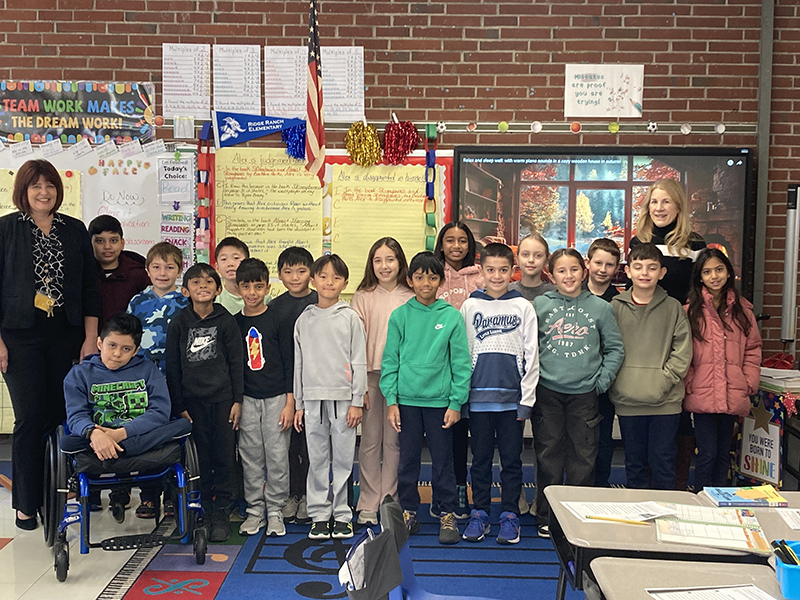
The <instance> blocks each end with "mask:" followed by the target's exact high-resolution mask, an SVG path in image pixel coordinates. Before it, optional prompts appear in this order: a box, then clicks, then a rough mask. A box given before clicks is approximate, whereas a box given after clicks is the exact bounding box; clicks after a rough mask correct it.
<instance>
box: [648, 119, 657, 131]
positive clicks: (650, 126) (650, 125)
mask: <svg viewBox="0 0 800 600" xmlns="http://www.w3.org/2000/svg"><path fill="white" fill-rule="evenodd" d="M647 131H649V132H650V133H655V132H656V131H658V123H656V122H655V121H650V122H649V123H648V124H647Z"/></svg>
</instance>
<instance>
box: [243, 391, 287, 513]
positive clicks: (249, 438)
mask: <svg viewBox="0 0 800 600" xmlns="http://www.w3.org/2000/svg"><path fill="white" fill-rule="evenodd" d="M284 406H286V394H281V395H280V396H273V397H272V398H264V399H258V398H251V397H250V396H244V400H243V402H242V416H241V419H240V421H239V456H240V458H241V459H242V471H243V473H244V499H245V500H246V501H247V512H248V514H251V515H255V516H257V517H261V516H267V517H270V516H280V514H281V509H282V508H283V502H284V500H286V499H287V498H288V497H289V441H290V439H291V437H290V436H291V429H287V430H286V431H281V426H280V425H279V424H278V421H279V420H280V416H281V411H282V410H283V407H284ZM265 469H266V471H267V473H266V475H265V473H264V470H265Z"/></svg>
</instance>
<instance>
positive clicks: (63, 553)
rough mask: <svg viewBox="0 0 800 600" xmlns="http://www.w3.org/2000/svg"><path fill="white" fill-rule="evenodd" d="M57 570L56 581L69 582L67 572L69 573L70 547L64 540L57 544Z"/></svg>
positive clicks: (55, 552)
mask: <svg viewBox="0 0 800 600" xmlns="http://www.w3.org/2000/svg"><path fill="white" fill-rule="evenodd" d="M54 554H55V570H56V579H58V580H59V581H66V580H67V571H69V545H68V544H67V542H66V541H64V540H58V541H57V542H56V543H55V549H54Z"/></svg>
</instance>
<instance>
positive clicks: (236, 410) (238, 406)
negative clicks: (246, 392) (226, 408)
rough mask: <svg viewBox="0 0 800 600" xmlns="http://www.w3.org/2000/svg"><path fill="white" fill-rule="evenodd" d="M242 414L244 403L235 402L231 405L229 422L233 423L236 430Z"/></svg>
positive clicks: (232, 427) (232, 425) (232, 426)
mask: <svg viewBox="0 0 800 600" xmlns="http://www.w3.org/2000/svg"><path fill="white" fill-rule="evenodd" d="M241 416H242V403H241V402H234V403H233V406H231V414H229V415H228V423H230V424H231V429H233V430H234V431H236V430H237V429H239V417H241Z"/></svg>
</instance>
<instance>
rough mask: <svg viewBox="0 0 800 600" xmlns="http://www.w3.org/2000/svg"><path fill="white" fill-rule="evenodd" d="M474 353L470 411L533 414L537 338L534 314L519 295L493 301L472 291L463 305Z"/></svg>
mask: <svg viewBox="0 0 800 600" xmlns="http://www.w3.org/2000/svg"><path fill="white" fill-rule="evenodd" d="M461 314H462V315H463V316H464V321H465V322H466V326H467V340H468V343H469V351H470V354H471V355H472V382H471V384H470V390H469V410H470V411H472V412H502V411H508V410H516V411H517V417H519V418H521V419H527V418H529V417H530V416H531V409H532V407H533V403H534V402H535V401H536V384H537V383H538V382H539V339H538V325H537V321H536V312H535V311H534V310H533V306H532V305H531V303H530V302H528V301H527V300H526V299H525V298H523V297H522V294H520V293H519V292H518V291H515V290H512V291H509V292H506V293H505V294H503V295H502V296H500V297H499V298H493V297H492V296H490V295H488V294H487V293H486V292H485V291H484V290H477V291H475V292H472V294H471V295H470V297H469V298H467V300H466V301H464V304H462V305H461Z"/></svg>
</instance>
